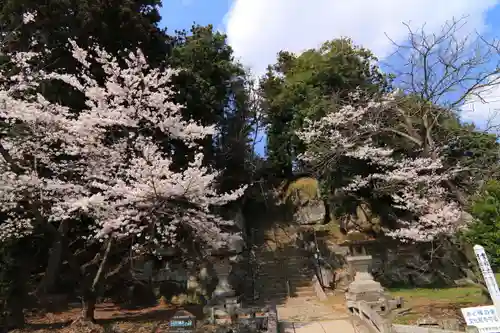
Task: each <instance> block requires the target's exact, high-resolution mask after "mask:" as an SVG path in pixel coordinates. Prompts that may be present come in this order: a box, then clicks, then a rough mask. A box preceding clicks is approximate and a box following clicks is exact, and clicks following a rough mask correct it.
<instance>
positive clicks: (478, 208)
mask: <svg viewBox="0 0 500 333" xmlns="http://www.w3.org/2000/svg"><path fill="white" fill-rule="evenodd" d="M472 216H473V217H474V222H473V223H472V224H471V225H470V226H469V229H468V230H467V232H466V233H465V236H466V238H467V239H468V240H469V241H470V242H471V243H472V244H479V245H482V246H484V248H485V250H486V252H487V254H488V257H489V259H490V264H491V266H492V267H494V268H496V269H498V268H500V182H499V181H497V180H491V181H489V182H488V183H487V184H486V186H485V188H484V191H483V192H482V193H481V194H480V195H478V196H477V197H476V198H475V200H474V203H473V205H472Z"/></svg>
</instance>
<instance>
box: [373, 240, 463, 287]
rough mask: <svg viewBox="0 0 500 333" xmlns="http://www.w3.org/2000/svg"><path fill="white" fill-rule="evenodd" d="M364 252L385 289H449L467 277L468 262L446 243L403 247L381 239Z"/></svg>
mask: <svg viewBox="0 0 500 333" xmlns="http://www.w3.org/2000/svg"><path fill="white" fill-rule="evenodd" d="M367 251H368V253H370V254H372V255H373V257H374V263H373V275H374V276H375V278H376V279H377V280H378V281H380V282H381V283H382V284H383V285H385V286H401V285H411V286H415V287H429V286H451V285H454V284H455V281H456V280H460V279H463V278H466V277H468V272H469V269H468V268H469V267H468V266H469V265H470V262H469V261H468V260H467V258H466V256H465V255H464V254H463V251H462V250H461V249H460V248H459V247H458V246H457V245H456V244H452V243H451V242H448V241H443V242H441V243H434V244H402V243H399V242H397V241H394V240H392V241H391V240H383V241H380V242H378V244H375V245H374V246H372V247H371V248H369V249H368V250H367Z"/></svg>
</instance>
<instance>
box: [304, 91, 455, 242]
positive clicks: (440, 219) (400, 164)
mask: <svg viewBox="0 0 500 333" xmlns="http://www.w3.org/2000/svg"><path fill="white" fill-rule="evenodd" d="M398 98H399V97H398V96H397V94H389V95H386V96H384V97H383V98H381V99H380V100H377V101H373V100H369V101H364V100H363V98H362V97H361V95H360V93H356V94H354V95H353V96H352V103H350V104H348V105H344V106H342V107H341V108H340V109H339V110H336V111H334V112H331V113H329V114H328V115H326V116H325V117H323V118H321V119H320V120H318V121H314V122H311V121H309V123H308V126H307V127H306V128H305V129H304V130H303V131H301V132H299V133H297V135H298V136H299V138H300V139H301V140H302V141H303V142H304V143H305V144H306V146H307V150H306V152H305V153H304V154H303V155H301V156H300V157H299V158H300V159H302V160H303V161H305V162H307V163H309V164H311V165H313V166H320V167H322V168H323V169H327V170H333V169H335V168H338V167H339V166H340V165H341V164H344V165H358V166H359V165H360V163H361V165H363V167H360V168H354V167H353V168H352V169H354V174H349V175H343V180H344V181H346V182H347V183H346V184H345V185H344V187H343V188H342V190H343V191H344V192H345V193H347V194H349V195H353V196H356V195H357V194H358V193H360V192H361V191H365V193H366V190H368V191H369V193H371V195H373V196H376V197H386V198H390V199H391V201H392V207H393V209H394V210H397V211H400V212H404V213H405V214H398V216H399V218H398V225H399V227H400V228H398V229H396V230H385V231H386V233H387V234H389V235H392V236H395V237H401V238H407V239H411V240H415V241H429V240H432V239H433V238H434V237H436V236H437V235H440V234H450V233H453V232H454V231H456V230H457V228H458V227H459V224H458V222H459V220H460V218H461V214H462V212H461V209H460V207H459V205H458V204H457V203H456V202H454V201H453V200H450V199H449V198H448V195H447V191H446V189H445V188H444V187H443V183H444V182H445V181H446V180H449V179H451V178H452V177H453V175H454V174H455V171H456V169H446V168H444V166H443V163H442V159H441V158H440V157H439V154H438V152H433V154H432V157H420V156H418V154H414V155H413V156H409V155H407V154H404V153H401V152H399V151H395V150H394V149H392V148H391V147H389V146H387V145H386V144H385V143H384V140H383V136H384V135H385V134H386V133H387V132H388V130H387V119H391V118H393V119H394V118H395V117H397V116H396V113H397V112H398V111H397V108H398V107H399V106H398V105H397V104H398V103H397V100H398ZM402 140H404V137H402ZM403 215H404V216H405V217H404V218H403V217H401V216H403Z"/></svg>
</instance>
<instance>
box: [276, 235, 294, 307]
mask: <svg viewBox="0 0 500 333" xmlns="http://www.w3.org/2000/svg"><path fill="white" fill-rule="evenodd" d="M273 235H274V244H276V250H278V248H279V249H280V250H282V248H281V243H279V244H278V237H277V236H276V226H273ZM279 262H280V264H281V267H282V272H284V273H285V276H284V278H285V286H286V295H287V297H290V295H291V294H290V281H289V279H288V270H287V269H286V267H285V265H284V261H282V260H279Z"/></svg>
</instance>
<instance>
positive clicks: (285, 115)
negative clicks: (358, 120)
mask: <svg viewBox="0 0 500 333" xmlns="http://www.w3.org/2000/svg"><path fill="white" fill-rule="evenodd" d="M375 60H376V58H375V57H374V56H373V55H372V53H371V52H370V51H368V50H367V49H364V48H361V47H357V46H355V45H353V43H352V41H351V40H349V39H336V40H332V41H328V42H325V43H324V44H323V45H322V46H321V47H320V48H319V49H311V50H308V51H306V52H304V53H302V54H301V55H299V56H295V55H293V54H291V53H289V52H280V53H279V56H278V60H277V63H276V64H275V65H273V66H270V67H269V68H268V72H267V74H266V76H265V77H264V79H263V80H262V81H261V94H262V96H263V97H264V100H265V102H264V105H263V109H264V110H263V111H264V115H265V121H266V123H267V125H268V131H267V140H268V141H267V154H268V158H269V160H270V161H271V163H272V164H273V165H274V168H275V172H276V174H277V175H279V176H282V177H290V176H291V174H292V169H293V167H292V166H293V165H294V163H295V162H296V156H297V155H298V154H300V153H301V152H303V149H304V147H303V146H302V144H301V143H300V142H299V140H297V138H296V136H295V134H294V133H295V131H297V130H299V129H301V128H302V127H303V125H304V119H306V118H309V119H311V120H315V119H318V118H320V117H322V116H324V115H325V114H326V113H327V112H329V111H330V110H331V109H332V108H333V105H334V104H335V103H338V102H339V101H342V100H344V99H345V98H347V95H348V94H349V93H350V92H353V91H354V89H355V88H356V87H361V88H363V89H365V90H366V91H369V92H373V93H377V92H379V91H381V90H385V89H387V87H388V84H387V77H385V76H384V75H383V74H381V73H380V71H379V70H378V67H377V66H375V65H373V63H374V61H375Z"/></svg>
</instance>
